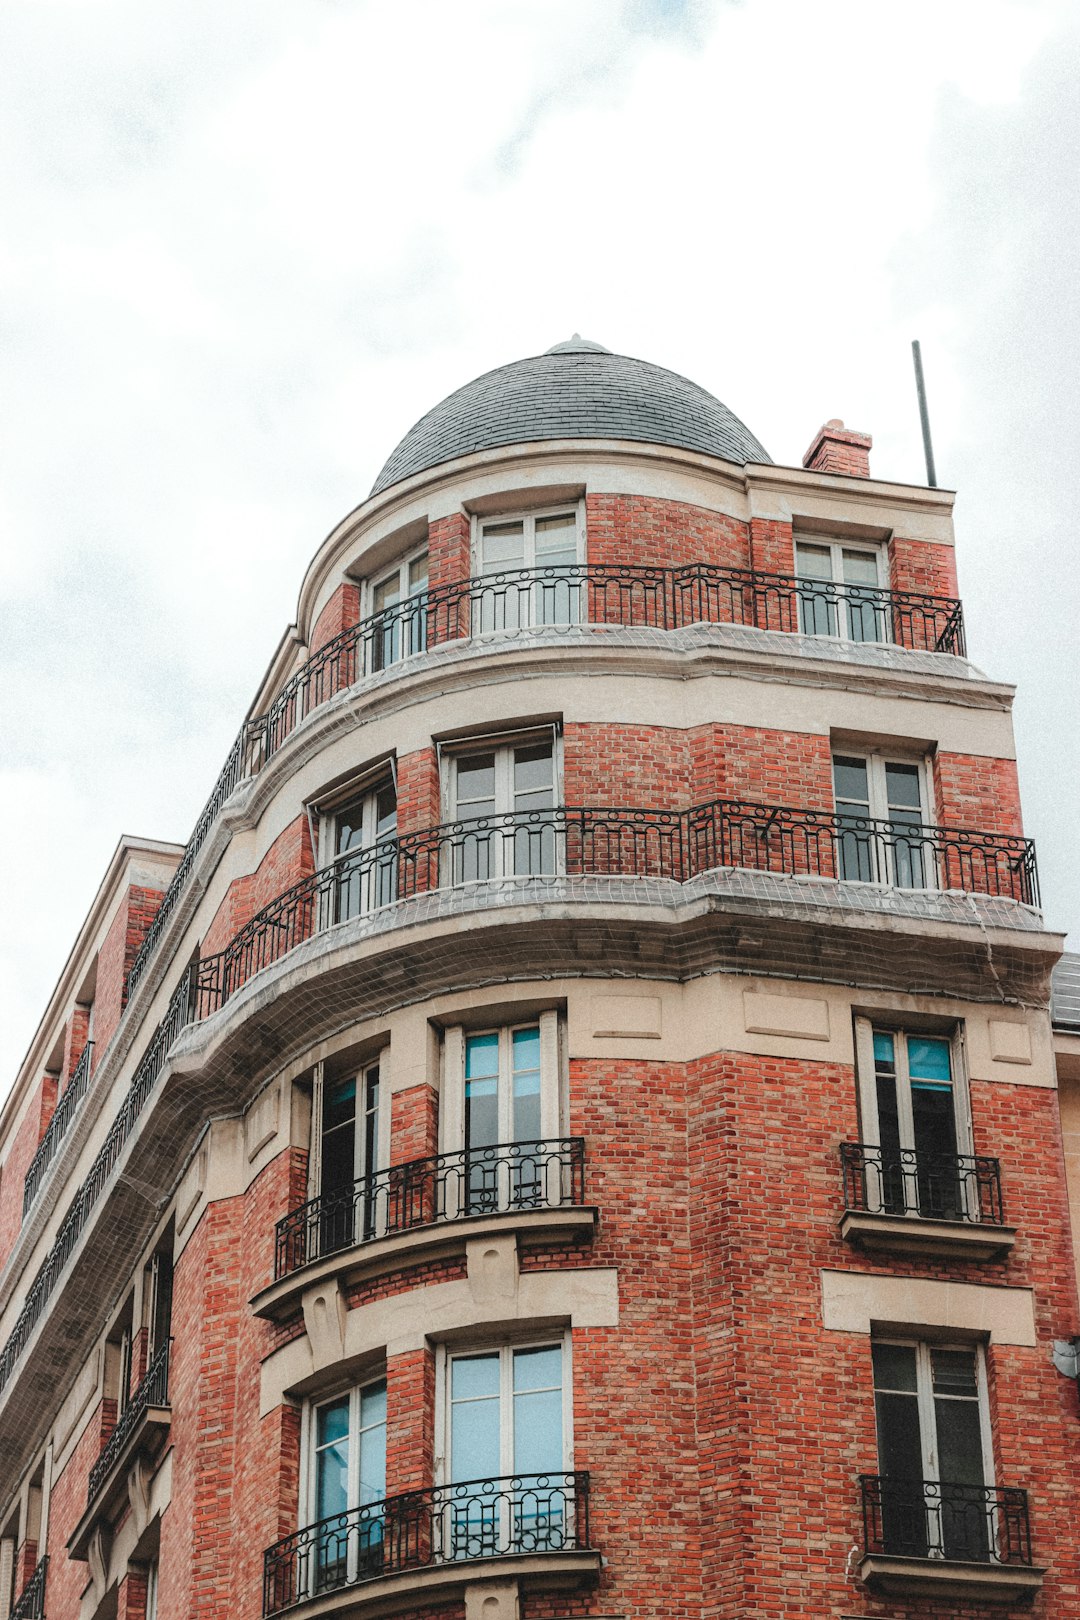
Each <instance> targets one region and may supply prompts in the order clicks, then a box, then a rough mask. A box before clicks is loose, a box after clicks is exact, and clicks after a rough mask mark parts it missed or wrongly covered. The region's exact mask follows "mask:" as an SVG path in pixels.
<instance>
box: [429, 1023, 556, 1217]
mask: <svg viewBox="0 0 1080 1620" xmlns="http://www.w3.org/2000/svg"><path fill="white" fill-rule="evenodd" d="M560 1113H561V1107H560V1077H559V1034H558V1015H557V1014H556V1013H554V1012H545V1013H541V1015H540V1017H539V1018H538V1019H534V1020H532V1021H530V1022H529V1023H526V1024H521V1025H517V1026H509V1027H506V1028H503V1029H493V1030H484V1031H482V1032H479V1033H473V1032H472V1031H465V1030H462V1029H450V1030H447V1032H446V1047H445V1084H444V1089H443V1098H442V1107H441V1108H440V1122H441V1128H442V1148H443V1152H444V1153H446V1154H450V1155H456V1156H458V1157H455V1159H454V1160H453V1162H454V1163H455V1164H458V1163H460V1164H461V1165H462V1169H461V1171H460V1184H457V1183H458V1176H457V1174H455V1178H454V1179H455V1185H454V1186H451V1185H450V1184H449V1183H448V1185H447V1187H446V1193H445V1200H446V1204H447V1213H448V1214H453V1213H454V1211H453V1209H452V1208H451V1207H450V1206H451V1205H452V1204H453V1201H454V1197H455V1195H456V1196H457V1198H458V1200H459V1202H460V1204H461V1205H462V1206H463V1207H462V1208H461V1209H460V1210H459V1213H463V1214H464V1213H467V1214H470V1215H481V1214H495V1213H498V1212H501V1211H506V1210H512V1209H533V1208H539V1207H552V1206H557V1205H559V1204H562V1203H569V1202H571V1201H572V1198H573V1188H572V1180H571V1177H572V1154H571V1152H570V1150H569V1149H568V1148H567V1147H566V1145H565V1144H564V1143H563V1141H562V1139H561V1135H560Z"/></svg>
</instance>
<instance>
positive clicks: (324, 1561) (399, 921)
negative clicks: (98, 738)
mask: <svg viewBox="0 0 1080 1620" xmlns="http://www.w3.org/2000/svg"><path fill="white" fill-rule="evenodd" d="M869 449H870V440H869V438H868V437H867V436H865V435H863V434H859V433H855V432H852V431H850V430H849V429H847V428H845V427H844V425H843V423H841V422H838V421H830V422H828V423H826V425H825V426H824V427H823V428H822V429H821V430H820V432H819V433H818V434H817V436H816V437H815V439H814V441H813V443H812V445H811V447H810V450H809V451H808V452H807V455H806V458H805V461H804V464H803V466H802V467H797V468H792V467H783V466H778V465H775V464H773V463H772V461H771V460H770V458H769V456H768V455H767V453H766V452H765V450H764V449H763V448H762V446H761V445H760V444H759V443H758V441H757V440H756V439H755V438H754V437H753V435H752V434H751V433H750V432H749V431H748V430H747V429H746V428H745V427H744V426H743V424H742V423H741V422H740V421H739V420H738V419H737V418H736V417H734V416H733V415H732V414H731V413H730V412H729V411H728V410H727V409H726V408H725V407H724V406H722V405H721V404H720V403H719V402H718V401H717V400H716V399H714V398H713V397H712V396H711V395H710V394H708V393H706V392H705V391H704V390H703V389H701V388H699V387H697V386H696V385H694V384H692V383H690V382H687V381H686V380H685V379H683V378H681V377H678V376H676V375H674V374H673V373H671V372H669V371H666V370H664V369H662V368H660V367H658V366H654V365H650V364H646V363H644V362H641V361H637V360H632V359H628V358H626V357H623V356H618V355H614V354H611V353H609V352H608V351H607V350H606V349H602V348H601V347H600V346H599V345H596V344H593V343H590V342H587V341H585V340H582V339H579V338H576V337H575V338H574V339H572V340H571V341H570V342H568V343H564V344H559V345H557V346H556V347H555V348H554V349H552V350H550V351H548V352H547V353H546V354H543V355H539V356H536V357H534V358H531V359H527V360H523V361H519V362H517V363H515V364H512V365H508V366H504V367H502V368H500V369H499V370H496V371H494V372H491V373H489V374H487V375H486V376H483V377H480V378H478V379H477V380H476V381H474V382H472V383H470V384H468V385H467V386H466V387H464V388H462V389H460V390H459V391H458V392H457V393H455V394H453V395H451V396H450V397H449V398H448V399H447V400H445V401H443V403H442V404H441V405H438V406H437V407H436V408H435V409H434V410H433V411H431V412H429V413H428V415H427V416H425V417H423V418H422V419H421V420H420V421H419V422H418V423H417V424H416V426H415V427H414V428H413V429H412V430H411V431H410V432H409V433H408V434H407V435H406V437H405V438H404V440H403V441H402V442H401V444H400V445H399V446H398V448H397V450H396V451H395V452H394V453H393V455H392V456H391V458H390V460H389V461H388V462H387V464H386V466H385V468H384V469H383V472H382V473H381V475H380V477H379V479H378V480H377V482H376V484H375V487H374V489H373V491H372V493H371V495H370V496H369V497H368V499H367V500H366V501H365V502H364V503H363V504H362V505H361V506H359V507H358V508H357V509H356V510H355V511H354V512H352V513H351V514H350V515H349V516H348V517H346V518H345V519H344V520H343V521H342V522H341V523H340V524H339V525H338V527H337V528H335V529H334V530H333V532H332V533H331V534H330V535H329V537H328V538H327V539H326V540H325V542H324V543H323V545H322V546H321V548H320V549H319V550H318V552H317V554H316V556H315V558H314V560H313V562H312V563H311V566H310V568H309V570H308V572H307V575H306V577H305V579H304V582H303V585H302V589H301V593H300V602H299V609H298V614H297V622H296V625H295V626H294V627H293V628H292V629H291V630H290V632H289V633H288V634H287V635H286V636H285V638H284V640H283V641H282V644H281V646H280V648H279V649H278V652H277V654H276V655H275V657H274V659H273V662H272V664H271V666H270V669H269V672H268V674H267V676H266V678H265V680H264V683H263V686H262V688H261V689H260V691H259V693H258V695H257V697H256V700H255V702H254V704H253V706H252V709H251V711H250V715H249V717H248V719H247V720H246V722H245V724H244V726H243V728H242V731H241V733H240V736H239V737H238V738H237V741H236V744H235V746H234V747H233V749H232V750H231V752H230V754H229V757H228V759H227V761H226V763H225V766H224V767H223V769H222V773H221V776H220V778H219V780H218V782H217V784H216V785H215V787H214V790H213V793H212V795H211V797H210V799H209V801H208V803H207V805H206V808H205V810H204V812H203V814H202V815H201V817H200V818H199V822H198V825H197V826H196V829H195V832H194V833H193V835H192V838H191V840H190V841H189V843H188V845H187V846H186V847H185V848H184V849H180V848H179V847H177V846H174V845H169V844H162V843H154V842H152V841H149V840H138V839H124V840H122V842H121V844H120V847H119V848H118V850H117V853H116V856H115V857H114V860H113V862H112V865H111V867H110V870H109V872H108V873H107V874H106V877H105V880H104V882H103V884H102V887H101V890H100V891H99V894H98V897H97V899H96V901H95V904H94V907H93V908H92V910H91V913H90V915H89V917H88V918H87V921H86V923H85V925H84V927H83V929H82V931H81V933H80V935H79V938H78V939H77V941H76V943H75V946H74V948H73V951H72V954H71V957H70V959H69V961H68V964H67V967H66V968H65V970H64V974H63V976H62V978H61V980H60V983H59V984H58V986H57V989H56V991H55V993H54V996H53V998H52V1001H51V1002H50V1005H49V1007H48V1009H47V1011H46V1014H45V1016H44V1018H43V1021H42V1023H41V1026H40V1028H39V1031H38V1034H37V1036H36V1037H35V1040H34V1043H33V1045H32V1047H31V1050H30V1052H29V1054H28V1056H27V1059H26V1062H25V1064H24V1066H23V1068H22V1070H21V1072H20V1074H19V1076H18V1077H17V1080H16V1083H15V1085H14V1089H13V1090H12V1091H11V1094H10V1096H9V1097H8V1099H7V1102H6V1103H5V1105H4V1108H3V1112H2V1115H0V1620H4V1617H8V1620H10V1616H12V1615H15V1616H18V1617H19V1620H27V1617H38V1620H40V1617H42V1616H48V1617H49V1620H189V1617H193V1616H198V1617H200V1620H277V1617H290V1620H292V1617H295V1620H316V1617H320V1620H321V1617H323V1616H331V1615H333V1616H345V1617H357V1620H359V1617H366V1616H373V1617H374V1616H383V1615H395V1614H396V1615H404V1616H409V1617H412V1620H653V1617H656V1620H659V1617H665V1620H675V1617H679V1620H682V1617H686V1620H706V1617H709V1620H916V1617H918V1620H981V1617H983V1616H985V1615H991V1614H993V1615H999V1616H1001V1615H1008V1614H1009V1613H1018V1614H1019V1613H1023V1614H1027V1615H1031V1616H1034V1617H1036V1620H1075V1616H1076V1615H1077V1614H1078V1613H1080V1534H1078V1528H1077V1527H1078V1524H1080V1511H1078V1510H1080V1477H1078V1475H1080V1470H1078V1467H1077V1464H1078V1461H1080V1403H1078V1400H1077V1386H1076V1381H1075V1379H1074V1378H1073V1377H1070V1376H1067V1372H1068V1367H1067V1366H1066V1368H1065V1370H1064V1371H1063V1370H1061V1367H1060V1366H1059V1363H1062V1362H1063V1361H1065V1362H1067V1359H1068V1358H1067V1356H1066V1355H1064V1352H1063V1351H1062V1349H1061V1347H1062V1346H1065V1347H1068V1346H1069V1345H1070V1344H1071V1343H1072V1342H1073V1341H1075V1340H1077V1338H1078V1336H1080V1321H1078V1315H1077V1297H1076V1283H1075V1265H1074V1256H1073V1248H1072V1240H1071V1235H1070V1219H1069V1215H1070V1204H1069V1182H1068V1179H1067V1176H1066V1168H1065V1158H1064V1154H1063V1134H1062V1123H1061V1116H1060V1113H1059V1099H1058V1091H1057V1089H1056V1084H1055V1043H1056V1045H1057V1061H1058V1063H1059V1064H1064V1065H1065V1067H1063V1069H1062V1074H1063V1077H1065V1078H1067V1080H1068V1082H1069V1084H1077V1083H1080V1068H1077V1069H1076V1071H1075V1073H1073V1071H1072V1070H1070V1069H1068V1062H1069V1060H1070V1053H1069V1050H1068V1048H1069V1043H1070V1040H1071V1041H1073V1042H1075V1036H1073V1037H1070V1036H1069V1035H1068V1034H1067V1031H1066V1032H1065V1033H1064V1034H1063V1033H1062V1026H1061V1023H1060V1020H1058V1025H1057V1033H1056V1034H1055V1030H1054V1026H1053V1025H1052V1022H1051V1014H1050V977H1051V972H1052V970H1053V968H1054V965H1055V963H1056V962H1057V960H1058V958H1059V957H1060V955H1061V949H1062V939H1061V937H1060V935H1058V934H1055V933H1053V932H1051V931H1049V930H1048V929H1047V927H1046V925H1045V923H1044V921H1043V917H1042V913H1041V910H1040V909H1039V906H1040V899H1039V894H1038V888H1037V878H1036V868H1035V858H1034V852H1033V850H1032V848H1031V845H1030V843H1029V842H1028V841H1027V840H1026V839H1025V838H1024V835H1023V829H1022V824H1021V813H1020V801H1019V795H1018V788H1017V776H1016V765H1015V756H1014V749H1013V739H1012V730H1011V722H1010V705H1011V698H1012V690H1011V688H1009V687H1007V686H1003V685H1001V684H999V683H997V682H994V681H990V680H988V679H986V678H985V677H984V676H983V675H982V674H981V673H980V672H979V670H978V669H976V668H975V667H974V666H973V665H972V664H971V663H970V662H969V661H968V659H967V656H966V651H965V643H964V632H963V619H962V612H961V606H960V603H959V600H958V592H957V581H956V569H955V563H954V555H955V554H954V545H953V528H952V516H951V512H952V496H951V495H950V494H949V493H948V492H945V491H942V490H938V489H931V488H922V487H912V486H908V485H900V484H894V483H886V482H881V481H879V480H876V479H873V478H871V476H870V470H869ZM972 566H977V558H976V559H975V560H974V561H973V565H972ZM1078 1027H1080V1025H1078ZM1071 1061H1072V1062H1073V1063H1076V1062H1078V1061H1080V1060H1077V1058H1076V1057H1075V1055H1073V1056H1072V1057H1071ZM1066 1070H1067V1071H1068V1072H1067V1074H1066ZM1076 1113H1077V1109H1076V1107H1075V1103H1074V1105H1073V1114H1076ZM1072 1128H1073V1129H1075V1127H1072ZM1074 1140H1075V1138H1074ZM1074 1196H1075V1190H1074ZM1055 1346H1057V1347H1058V1348H1057V1349H1055ZM1055 1356H1056V1358H1057V1359H1056V1360H1055Z"/></svg>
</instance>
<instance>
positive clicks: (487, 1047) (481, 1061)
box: [465, 1030, 499, 1080]
mask: <svg viewBox="0 0 1080 1620" xmlns="http://www.w3.org/2000/svg"><path fill="white" fill-rule="evenodd" d="M498 1072H499V1036H498V1033H497V1032H496V1031H495V1030H492V1032H491V1033H490V1034H489V1035H470V1036H469V1037H468V1039H467V1040H466V1042H465V1077H466V1079H469V1080H472V1079H476V1078H477V1077H478V1076H481V1075H487V1074H498Z"/></svg>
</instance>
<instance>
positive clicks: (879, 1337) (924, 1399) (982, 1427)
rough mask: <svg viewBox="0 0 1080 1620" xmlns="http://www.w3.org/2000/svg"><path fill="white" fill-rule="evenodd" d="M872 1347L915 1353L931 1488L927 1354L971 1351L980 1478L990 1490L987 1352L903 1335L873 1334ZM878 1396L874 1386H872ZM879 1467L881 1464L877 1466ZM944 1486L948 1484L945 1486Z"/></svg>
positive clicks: (934, 1467) (936, 1479)
mask: <svg viewBox="0 0 1080 1620" xmlns="http://www.w3.org/2000/svg"><path fill="white" fill-rule="evenodd" d="M873 1342H874V1343H875V1344H894V1345H900V1346H902V1347H903V1348H904V1349H906V1350H914V1351H915V1352H916V1363H915V1370H916V1378H915V1383H916V1396H917V1400H918V1405H919V1440H920V1443H921V1446H922V1461H923V1469H924V1470H925V1471H924V1473H923V1479H924V1480H926V1481H928V1482H929V1483H931V1484H941V1474H940V1469H939V1461H938V1455H937V1418H936V1416H935V1413H934V1381H933V1373H932V1370H931V1362H930V1353H931V1351H933V1350H966V1351H968V1350H974V1352H975V1381H976V1384H977V1385H978V1406H979V1440H980V1443H981V1451H982V1465H983V1477H984V1479H985V1482H986V1488H987V1489H988V1490H992V1489H993V1488H994V1485H995V1481H996V1471H995V1468H994V1444H993V1435H992V1433H991V1430H990V1397H989V1390H988V1388H987V1377H986V1351H985V1348H984V1346H983V1345H982V1344H979V1343H975V1344H973V1343H972V1342H971V1340H970V1339H968V1340H966V1341H965V1340H955V1339H948V1338H942V1339H936V1338H935V1339H919V1338H913V1337H911V1336H910V1335H908V1334H905V1333H889V1332H882V1333H875V1334H874V1339H873ZM874 1393H875V1395H876V1393H877V1385H876V1383H875V1385H874ZM876 1419H877V1414H876V1411H875V1445H876V1444H877V1434H876V1427H877V1422H876ZM879 1466H880V1463H879ZM946 1483H947V1482H946Z"/></svg>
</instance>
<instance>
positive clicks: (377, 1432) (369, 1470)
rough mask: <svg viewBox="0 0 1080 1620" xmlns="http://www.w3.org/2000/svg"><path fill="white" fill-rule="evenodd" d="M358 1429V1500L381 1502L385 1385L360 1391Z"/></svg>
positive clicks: (372, 1386)
mask: <svg viewBox="0 0 1080 1620" xmlns="http://www.w3.org/2000/svg"><path fill="white" fill-rule="evenodd" d="M360 1429H361V1433H360V1502H361V1504H363V1503H365V1502H381V1501H382V1499H383V1497H384V1496H385V1495H386V1385H385V1384H383V1383H378V1384H370V1385H369V1386H368V1387H367V1389H364V1390H362V1391H361V1392H360Z"/></svg>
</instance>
